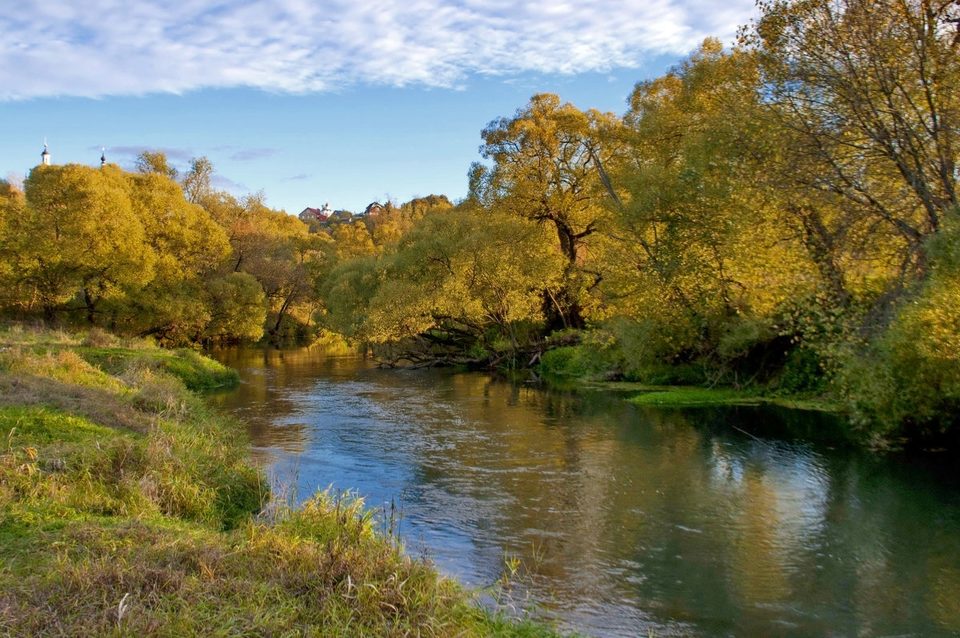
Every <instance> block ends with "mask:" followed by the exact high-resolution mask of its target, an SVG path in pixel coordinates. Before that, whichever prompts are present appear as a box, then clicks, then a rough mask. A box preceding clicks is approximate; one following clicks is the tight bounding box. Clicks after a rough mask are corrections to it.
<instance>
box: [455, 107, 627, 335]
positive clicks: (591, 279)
mask: <svg viewBox="0 0 960 638" xmlns="http://www.w3.org/2000/svg"><path fill="white" fill-rule="evenodd" d="M614 122H615V118H614V116H612V115H610V114H603V113H600V112H597V111H588V112H583V111H580V110H579V109H577V108H576V107H574V106H573V105H572V104H562V103H561V102H560V99H559V98H558V97H557V96H556V95H552V94H539V95H534V96H533V97H532V98H531V99H530V103H529V104H528V105H527V106H526V107H524V108H522V109H520V110H519V111H518V112H517V113H516V115H515V116H514V117H512V118H509V119H507V118H500V119H498V120H495V121H493V122H491V123H490V124H489V125H488V126H487V128H485V129H484V131H483V139H484V144H483V146H482V147H481V152H482V153H483V156H484V157H486V158H489V159H491V160H493V167H492V168H491V169H490V170H489V172H486V173H485V174H484V172H483V169H481V168H479V167H477V166H475V167H474V168H473V169H471V173H472V175H471V183H472V184H471V190H472V191H473V193H474V194H475V196H476V197H477V198H478V199H480V200H481V201H483V202H485V203H487V204H488V205H492V206H496V207H497V208H499V209H501V210H504V211H507V212H509V213H511V214H514V215H518V216H520V217H523V218H526V219H530V220H533V221H535V222H537V223H539V224H542V225H546V226H548V227H550V228H551V229H552V230H553V231H554V232H555V233H556V239H557V244H558V246H559V249H560V251H561V252H562V254H563V255H564V257H565V259H566V265H565V272H564V277H563V281H562V285H561V286H560V287H559V288H558V289H556V290H551V291H548V292H549V295H548V298H549V299H550V300H551V303H549V304H548V308H550V310H551V315H552V316H551V322H550V323H551V324H552V327H573V328H581V327H583V326H584V325H585V316H584V306H585V305H588V304H589V303H590V300H589V299H588V296H589V294H590V292H591V291H592V290H594V288H595V287H596V285H597V284H598V283H599V282H600V281H601V280H602V273H601V272H600V271H599V270H598V269H597V268H596V264H594V263H592V260H591V257H590V255H589V242H590V241H591V239H592V238H593V236H594V235H595V234H596V233H597V232H598V231H599V230H600V229H601V228H602V227H603V226H604V224H605V220H606V217H607V212H606V211H607V209H606V207H605V206H604V205H603V199H604V197H605V195H604V193H603V190H602V187H601V183H600V178H599V172H598V162H602V161H604V157H603V156H604V155H605V153H606V152H607V151H606V149H605V148H604V147H602V146H601V144H600V141H599V140H600V137H601V133H602V131H603V129H604V128H606V127H609V126H612V125H613V123H614Z"/></svg>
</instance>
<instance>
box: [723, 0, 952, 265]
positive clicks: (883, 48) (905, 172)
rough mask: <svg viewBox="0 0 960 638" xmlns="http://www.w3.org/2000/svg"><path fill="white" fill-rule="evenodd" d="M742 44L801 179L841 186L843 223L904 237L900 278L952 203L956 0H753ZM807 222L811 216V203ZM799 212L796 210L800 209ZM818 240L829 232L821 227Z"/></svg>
mask: <svg viewBox="0 0 960 638" xmlns="http://www.w3.org/2000/svg"><path fill="white" fill-rule="evenodd" d="M759 7H760V13H761V15H760V18H759V19H758V20H757V21H756V22H755V23H754V24H753V25H751V27H750V28H749V29H747V30H745V31H744V33H743V36H742V41H743V43H744V44H745V45H746V46H747V47H748V48H749V49H750V50H752V51H754V52H755V53H756V54H757V56H758V58H759V61H760V63H761V65H762V66H761V68H762V70H763V80H764V84H763V96H764V99H765V102H766V103H767V104H768V105H769V108H770V111H771V113H772V114H773V115H774V116H776V117H777V118H778V120H779V122H780V123H781V124H782V126H784V127H785V128H786V129H788V130H789V131H791V132H793V133H794V134H795V135H794V136H793V140H794V143H793V144H792V145H791V146H790V147H788V151H789V153H790V154H791V156H792V157H794V158H797V159H798V160H799V163H800V165H801V166H803V165H807V166H811V167H812V170H808V171H802V172H801V173H800V174H801V175H802V176H803V178H804V180H805V182H806V186H807V187H808V188H810V189H812V190H818V191H823V192H827V193H831V194H835V195H837V196H840V197H842V198H843V200H844V210H845V211H846V215H847V216H848V219H847V220H844V222H843V223H841V224H840V225H839V226H840V228H841V229H845V227H848V226H855V225H858V223H859V222H860V220H861V219H862V220H863V223H865V224H876V225H880V226H882V227H884V228H885V229H886V231H887V232H888V233H891V234H893V235H895V236H896V237H897V238H898V241H899V242H900V244H901V249H900V250H899V261H900V263H899V264H898V266H899V270H900V272H901V277H900V280H901V281H909V280H910V279H911V278H912V277H915V276H916V275H918V274H922V273H923V272H924V270H925V262H926V259H925V256H924V246H925V240H926V238H927V237H929V236H930V235H931V234H932V233H935V232H937V230H938V229H939V228H940V226H941V224H942V222H943V218H944V216H945V215H947V214H950V211H951V210H954V209H956V208H957V206H958V196H957V185H956V182H957V178H958V174H957V153H958V135H960V31H958V25H960V22H958V21H960V5H958V4H957V3H956V2H954V1H951V0H840V1H836V0H806V1H804V2H796V1H785V0H777V1H772V2H761V3H760V5H759ZM797 214H798V215H800V216H806V217H807V219H806V220H805V223H806V224H807V225H808V226H809V228H810V231H809V232H812V233H814V234H816V233H818V232H819V231H818V229H817V228H816V225H817V224H818V223H819V220H818V219H816V217H814V216H812V215H811V211H810V210H809V209H806V210H805V209H803V208H801V209H799V210H798V211H797ZM801 221H804V220H801ZM821 235H822V238H823V243H829V241H831V240H832V238H831V236H830V235H829V234H825V233H821Z"/></svg>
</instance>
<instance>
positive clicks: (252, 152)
mask: <svg viewBox="0 0 960 638" xmlns="http://www.w3.org/2000/svg"><path fill="white" fill-rule="evenodd" d="M279 152H280V151H279V150H278V149H275V148H243V149H240V150H239V151H236V152H235V153H233V154H232V155H231V156H230V159H232V160H233V161H235V162H249V161H252V160H258V159H264V158H267V157H272V156H274V155H276V154H277V153H279Z"/></svg>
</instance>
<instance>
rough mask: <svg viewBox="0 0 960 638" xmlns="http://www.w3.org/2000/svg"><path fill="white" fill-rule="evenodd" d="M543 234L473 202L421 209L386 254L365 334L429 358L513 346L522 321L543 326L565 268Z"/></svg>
mask: <svg viewBox="0 0 960 638" xmlns="http://www.w3.org/2000/svg"><path fill="white" fill-rule="evenodd" d="M547 232H548V231H547V229H546V228H544V227H543V226H540V225H537V224H535V223H531V222H530V221H529V220H524V219H520V218H517V217H516V216H514V215H510V214H507V213H503V212H500V213H496V212H492V213H491V212H489V211H485V210H483V209H480V208H478V207H474V206H471V205H469V204H467V205H464V206H461V207H460V208H459V209H457V210H455V211H450V212H446V213H444V214H433V215H427V216H425V217H424V218H423V219H421V220H420V221H419V222H418V223H417V224H416V226H415V227H414V228H413V229H412V230H411V232H409V233H408V234H407V235H405V236H404V237H403V238H402V239H401V240H400V242H399V245H398V246H397V247H396V249H395V252H392V253H391V254H389V255H387V256H385V258H384V259H383V261H382V264H381V271H382V276H381V277H380V281H379V285H378V286H377V289H376V292H375V293H374V294H373V295H372V296H371V297H370V299H369V302H368V303H367V304H366V305H365V307H364V313H365V320H364V322H363V335H364V338H365V339H366V340H367V341H368V342H371V343H379V344H391V345H392V346H393V347H394V354H395V355H396V356H403V357H406V358H410V359H415V360H417V359H423V360H426V361H431V362H432V361H435V360H437V359H443V358H444V357H452V358H454V359H456V360H461V361H465V360H467V359H477V360H485V359H486V357H488V356H490V354H491V353H494V352H499V353H501V354H502V355H503V356H509V354H510V353H513V352H516V351H517V349H518V347H519V346H521V345H523V344H522V342H523V341H524V336H525V327H530V326H536V327H537V329H539V328H540V326H541V325H542V322H543V319H544V316H543V297H542V292H543V288H544V286H547V287H552V286H555V285H556V284H557V283H558V281H557V279H558V278H559V275H560V273H561V272H562V265H563V261H564V259H563V256H562V255H561V254H560V253H559V251H558V250H557V249H556V247H555V246H552V245H551V242H550V241H549V238H548V237H546V236H545V235H546V233H547Z"/></svg>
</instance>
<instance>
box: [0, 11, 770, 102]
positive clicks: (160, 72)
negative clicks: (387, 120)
mask: <svg viewBox="0 0 960 638" xmlns="http://www.w3.org/2000/svg"><path fill="white" fill-rule="evenodd" d="M752 7H753V0H726V1H724V0H713V1H709V2H708V1H700V2H697V1H695V0H597V1H594V2H579V1H578V2H572V1H563V0H557V1H554V2H513V1H509V2H508V1H506V0H461V1H459V2H449V1H445V0H371V1H362V2H355V1H353V0H322V1H318V0H180V1H179V2H176V3H171V2H167V1H166V0H139V1H138V2H129V0H89V1H88V2H84V3H77V2H75V1H73V0H45V1H44V2H25V3H21V4H20V5H19V6H18V7H17V10H16V11H8V12H4V15H3V16H0V99H5V100H11V99H29V98H35V97H48V96H85V97H99V96H106V95H139V94H145V93H156V92H172V93H180V92H184V91H190V90H194V89H200V88H212V87H238V86H246V87H255V88H259V89H264V90H269V91H280V92H290V93H303V92H316V91H329V90H337V89H342V88H345V87H349V86H351V85H355V84H370V85H385V86H407V85H420V86H435V87H455V86H457V85H459V84H461V83H463V82H464V81H465V80H466V79H467V78H468V77H469V76H470V75H472V74H480V75H493V76H505V75H511V74H518V73H525V72H539V73H561V74H570V73H579V72H584V71H605V70H609V69H613V68H617V67H636V66H638V65H639V64H641V63H642V62H643V60H644V59H646V58H648V57H650V56H653V55H660V54H677V55H682V54H684V53H686V52H687V51H689V50H690V49H692V48H693V47H694V46H696V44H697V43H698V42H699V41H700V40H702V39H703V38H704V37H706V36H709V35H714V36H718V37H721V38H729V37H730V36H731V35H732V34H733V33H734V30H735V29H736V26H737V24H738V23H741V22H744V21H746V20H747V19H748V18H749V16H750V15H751V13H752V11H753V9H752Z"/></svg>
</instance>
